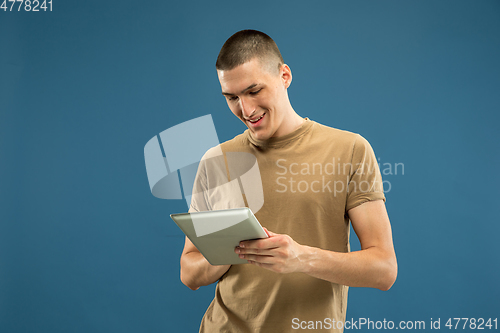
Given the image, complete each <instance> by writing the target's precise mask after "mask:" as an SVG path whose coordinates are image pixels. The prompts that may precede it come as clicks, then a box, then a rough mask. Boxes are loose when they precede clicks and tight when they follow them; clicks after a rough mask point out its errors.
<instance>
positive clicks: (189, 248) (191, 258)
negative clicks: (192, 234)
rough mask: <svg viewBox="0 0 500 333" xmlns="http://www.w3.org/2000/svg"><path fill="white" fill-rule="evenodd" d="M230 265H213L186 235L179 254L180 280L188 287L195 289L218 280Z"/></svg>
mask: <svg viewBox="0 0 500 333" xmlns="http://www.w3.org/2000/svg"><path fill="white" fill-rule="evenodd" d="M229 267H231V265H220V266H213V265H211V264H210V263H209V262H208V261H207V259H205V257H204V256H203V255H202V254H201V253H200V251H198V249H197V248H196V246H194V244H193V243H192V242H191V241H190V240H189V238H187V237H186V242H185V244H184V250H182V255H181V281H182V283H184V284H185V285H186V286H188V287H189V289H192V290H197V289H198V288H200V287H201V286H207V285H209V284H212V283H214V282H215V281H217V280H219V279H220V278H221V276H222V275H224V273H226V272H227V270H228V269H229Z"/></svg>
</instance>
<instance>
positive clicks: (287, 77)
mask: <svg viewBox="0 0 500 333" xmlns="http://www.w3.org/2000/svg"><path fill="white" fill-rule="evenodd" d="M280 77H281V80H282V82H283V85H284V86H285V89H288V87H290V84H292V70H291V69H290V67H288V65H287V64H283V65H281V68H280Z"/></svg>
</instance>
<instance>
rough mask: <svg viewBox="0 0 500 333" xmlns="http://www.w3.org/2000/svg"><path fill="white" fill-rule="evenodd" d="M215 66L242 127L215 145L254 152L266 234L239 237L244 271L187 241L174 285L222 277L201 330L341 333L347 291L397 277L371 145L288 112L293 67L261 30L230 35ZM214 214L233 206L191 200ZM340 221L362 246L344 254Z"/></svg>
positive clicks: (384, 285) (227, 201) (385, 285)
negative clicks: (216, 261) (210, 258)
mask: <svg viewBox="0 0 500 333" xmlns="http://www.w3.org/2000/svg"><path fill="white" fill-rule="evenodd" d="M216 68H217V74H218V77H219V81H220V84H221V88H222V94H223V95H224V96H225V98H226V100H227V103H228V106H229V108H230V109H231V111H232V112H233V114H234V115H236V116H237V117H238V118H239V119H241V121H243V123H244V124H245V125H246V126H247V127H248V129H247V130H246V131H245V132H244V133H243V134H241V135H238V136H236V137H235V138H234V139H232V140H230V141H227V142H225V143H223V144H221V145H220V147H221V148H222V151H223V152H224V153H226V152H247V153H250V154H253V155H255V157H256V159H257V162H258V165H259V169H260V172H261V176H262V185H263V188H264V205H263V207H262V208H261V209H260V210H259V211H258V212H257V213H256V214H255V215H256V217H257V219H258V220H259V221H260V222H261V224H262V225H263V226H264V227H265V228H267V229H266V230H268V231H267V232H268V235H269V236H270V237H269V238H266V239H260V240H249V241H244V242H241V243H240V245H239V246H238V247H237V248H236V249H235V252H236V253H238V254H239V256H240V257H241V258H244V259H246V260H248V263H249V264H248V265H233V266H231V265H222V266H212V265H210V264H209V263H208V262H207V261H206V259H205V258H204V257H203V255H201V253H200V252H199V251H198V250H197V249H196V247H195V246H194V245H193V244H192V243H191V242H190V241H189V239H187V238H186V243H185V247H184V250H183V253H182V256H181V280H182V282H183V283H184V284H185V285H187V286H188V287H189V288H191V289H193V290H196V289H198V288H199V287H200V286H204V285H208V284H211V283H214V282H216V281H219V282H218V284H217V289H216V296H215V298H214V300H213V302H212V303H211V305H210V306H209V308H208V310H207V312H206V313H205V316H204V318H203V320H202V324H201V328H200V332H289V331H292V330H293V329H306V328H307V329H311V325H313V328H314V329H318V331H322V330H323V331H327V332H332V331H339V332H341V331H342V326H343V322H344V321H345V315H346V304H347V303H346V302H347V289H348V287H347V286H353V287H373V288H378V289H381V290H388V289H389V288H390V287H391V286H392V284H393V283H394V281H395V279H396V275H397V263H396V256H395V253H394V248H393V244H392V234H391V227H390V222H389V218H388V216H387V212H386V208H385V203H384V202H385V197H384V194H383V188H382V182H381V176H380V171H379V169H378V166H377V162H376V159H375V155H374V153H373V150H372V149H371V147H370V145H369V144H368V142H367V141H366V140H365V139H363V138H362V137H361V136H359V135H357V134H354V133H350V132H347V131H341V130H337V129H334V128H330V127H327V126H323V125H321V124H318V123H316V122H314V121H312V120H309V119H308V118H302V117H300V116H299V115H298V114H297V113H296V112H295V111H294V109H293V108H292V106H291V104H290V101H289V98H288V94H287V88H288V87H289V86H290V84H291V81H292V73H291V70H290V68H289V67H288V66H287V65H286V64H285V63H284V61H283V58H282V57H281V54H280V52H279V50H278V47H277V46H276V44H275V43H274V41H273V40H272V39H271V38H270V37H269V36H267V35H266V34H264V33H262V32H258V31H254V30H244V31H240V32H238V33H236V34H234V35H233V36H231V37H230V38H229V39H228V40H227V41H226V43H225V44H224V46H223V47H222V49H221V51H220V53H219V56H218V59H217V63H216ZM205 174H206V173H205V172H204V170H199V171H198V176H197V181H196V182H195V187H197V186H201V187H203V184H206V183H207V179H203V175H205ZM208 181H209V180H208ZM197 184H198V185H197ZM198 190H199V189H198ZM221 208H234V207H232V204H231V198H217V199H215V200H214V199H213V198H211V197H210V196H203V197H202V199H199V198H198V199H195V197H193V200H192V204H191V209H190V210H191V211H201V210H208V209H221ZM349 221H350V222H351V223H352V226H353V229H354V230H355V232H356V234H357V236H358V238H359V240H360V243H361V250H360V251H355V252H349ZM339 322H340V324H339Z"/></svg>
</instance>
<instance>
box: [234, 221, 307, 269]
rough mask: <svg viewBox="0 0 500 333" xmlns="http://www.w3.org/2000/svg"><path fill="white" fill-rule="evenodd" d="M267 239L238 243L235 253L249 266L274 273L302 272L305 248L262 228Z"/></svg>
mask: <svg viewBox="0 0 500 333" xmlns="http://www.w3.org/2000/svg"><path fill="white" fill-rule="evenodd" d="M264 230H265V231H266V233H267V234H268V235H269V238H264V239H257V240H248V241H242V242H240V244H239V246H237V247H236V248H235V252H236V253H238V254H239V257H240V258H242V259H246V260H248V263H249V264H252V265H256V266H260V267H263V268H266V269H269V270H271V271H273V272H276V273H292V272H299V271H301V270H302V267H303V265H304V261H303V259H304V258H303V257H304V255H305V254H306V250H307V247H305V246H303V245H300V244H298V243H297V242H295V241H294V240H293V239H292V238H291V237H290V236H288V235H280V234H275V233H274V232H271V231H269V230H267V229H266V228H264Z"/></svg>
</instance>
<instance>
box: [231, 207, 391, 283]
mask: <svg viewBox="0 0 500 333" xmlns="http://www.w3.org/2000/svg"><path fill="white" fill-rule="evenodd" d="M348 214H349V218H350V219H351V223H352V226H353V228H354V231H355V232H356V234H357V235H358V238H359V240H360V243H361V250H360V251H355V252H349V253H341V252H334V251H327V250H322V249H319V248H315V247H310V246H304V245H300V244H298V243H296V242H295V241H294V240H293V239H292V238H291V237H290V236H288V235H279V234H275V233H272V232H269V235H270V238H267V239H263V240H253V241H244V242H241V243H240V246H239V247H237V248H236V249H235V251H236V253H240V258H244V259H247V260H248V261H249V263H251V264H254V265H257V266H260V267H263V268H267V269H269V270H272V271H274V272H277V273H291V272H303V273H306V274H308V275H311V276H314V277H316V278H318V279H323V280H327V281H330V282H333V283H338V284H343V285H348V286H352V287H371V288H377V289H381V290H388V289H390V288H391V286H392V285H393V284H394V282H395V281H396V276H397V261H396V254H395V253H394V246H393V243H392V232H391V225H390V222H389V217H388V216H387V211H386V208H385V204H384V202H383V201H382V200H376V201H369V202H365V203H363V204H361V205H359V206H357V207H354V208H352V209H350V210H349V211H348Z"/></svg>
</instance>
